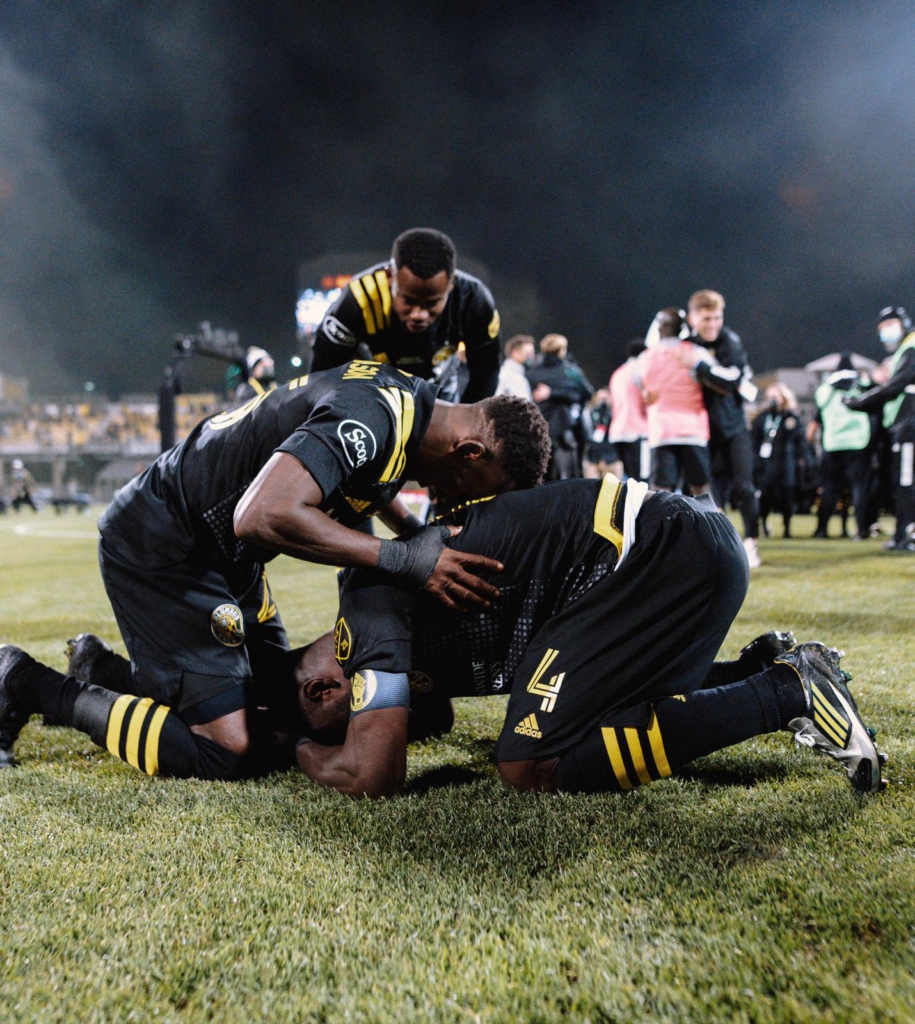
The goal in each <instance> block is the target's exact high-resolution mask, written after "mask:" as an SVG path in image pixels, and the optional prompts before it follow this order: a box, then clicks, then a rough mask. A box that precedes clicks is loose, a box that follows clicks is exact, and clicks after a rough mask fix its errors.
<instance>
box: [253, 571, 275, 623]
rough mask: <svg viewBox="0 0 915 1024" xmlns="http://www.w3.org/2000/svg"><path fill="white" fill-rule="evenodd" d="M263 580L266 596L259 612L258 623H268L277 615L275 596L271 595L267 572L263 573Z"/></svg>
mask: <svg viewBox="0 0 915 1024" xmlns="http://www.w3.org/2000/svg"><path fill="white" fill-rule="evenodd" d="M261 580H262V581H263V584H264V596H263V598H262V600H261V606H260V608H259V609H258V612H257V621H258V622H266V621H267V620H268V619H272V618H273V616H274V615H276V605H275V604H274V603H273V594H271V593H270V584H269V583H268V582H267V574H266V573H265V572H262V573H261Z"/></svg>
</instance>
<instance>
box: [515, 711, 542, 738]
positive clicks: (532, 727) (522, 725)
mask: <svg viewBox="0 0 915 1024" xmlns="http://www.w3.org/2000/svg"><path fill="white" fill-rule="evenodd" d="M515 732H516V733H517V734H518V735H519V736H530V737H531V739H534V740H539V739H540V738H541V737H542V736H543V733H542V732H541V731H540V726H539V725H538V724H537V716H536V715H528V716H527V718H524V719H522V720H521V721H520V722H519V723H518V724H517V725H516V726H515Z"/></svg>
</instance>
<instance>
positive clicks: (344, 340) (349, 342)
mask: <svg viewBox="0 0 915 1024" xmlns="http://www.w3.org/2000/svg"><path fill="white" fill-rule="evenodd" d="M321 327H322V329H323V331H324V333H325V334H326V335H327V337H328V338H330V340H331V341H332V342H333V343H334V344H335V345H343V346H345V347H346V348H353V347H354V346H355V345H357V344H358V343H359V339H358V338H357V337H356V335H355V334H353V332H352V331H351V330H350V329H349V328H348V327H346V326H345V325H344V324H342V323H340V321H339V320H338V319H337V318H336V317H335V316H331V315H330V314H328V315H327V316H325V317H324V321H323V323H322V324H321Z"/></svg>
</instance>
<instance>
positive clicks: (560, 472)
mask: <svg viewBox="0 0 915 1024" xmlns="http://www.w3.org/2000/svg"><path fill="white" fill-rule="evenodd" d="M568 350H569V342H568V339H566V338H565V337H564V336H563V335H562V334H547V335H546V336H545V337H544V338H543V339H542V340H541V342H540V352H541V353H542V359H541V360H540V362H539V363H538V364H537V365H535V366H534V367H533V368H532V369H531V370H530V371H529V373H528V379H529V380H530V384H531V392H532V393H533V396H534V401H536V402H537V403H538V404H539V405H540V411H541V412H542V413H543V416H544V419H545V420H546V421H547V423H548V424H549V427H550V442H551V445H552V455H551V457H550V466H549V469H548V470H547V477H546V478H547V480H569V479H571V478H573V477H580V476H581V475H582V456H583V453H584V446H585V444H586V443H587V418H588V417H587V412H586V410H585V404H586V403H587V401H588V399H589V398H590V397H591V395H593V394H594V388H592V387H591V384H590V383H589V382H588V379H587V377H585V375H584V373H583V372H582V370H581V369H580V368H579V367H578V366H576V365H575V363H573V362H572V361H571V360H570V359H569V358H567V356H568Z"/></svg>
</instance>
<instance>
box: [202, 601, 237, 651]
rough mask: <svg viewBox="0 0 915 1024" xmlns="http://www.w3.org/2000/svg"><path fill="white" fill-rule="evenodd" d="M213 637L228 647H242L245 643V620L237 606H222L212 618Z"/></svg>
mask: <svg viewBox="0 0 915 1024" xmlns="http://www.w3.org/2000/svg"><path fill="white" fill-rule="evenodd" d="M210 630H211V632H212V633H213V636H215V637H216V639H217V640H218V641H219V642H220V643H221V644H225V645H226V647H241V645H242V644H243V643H244V642H245V620H244V619H243V618H242V614H241V609H240V608H239V607H238V605H237V604H221V605H220V606H219V607H218V608H217V609H216V610H215V611H214V612H213V614H212V615H211V616H210Z"/></svg>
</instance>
